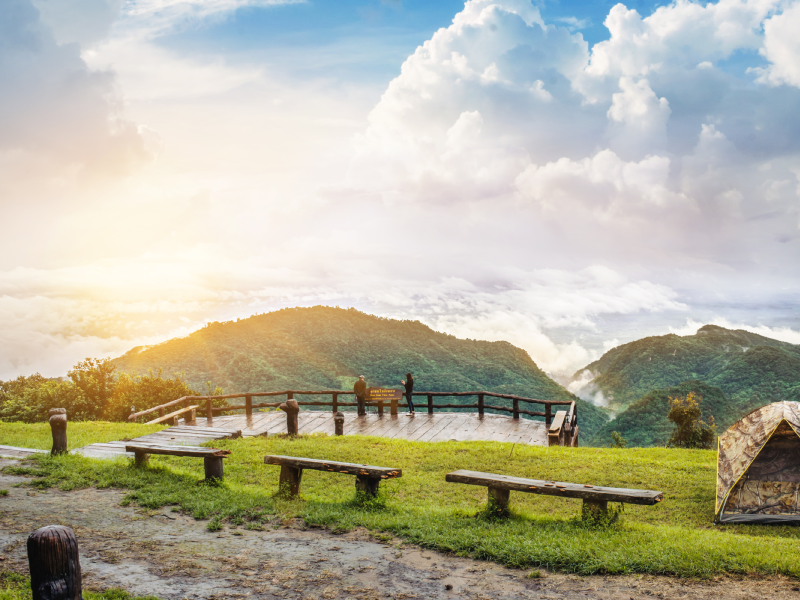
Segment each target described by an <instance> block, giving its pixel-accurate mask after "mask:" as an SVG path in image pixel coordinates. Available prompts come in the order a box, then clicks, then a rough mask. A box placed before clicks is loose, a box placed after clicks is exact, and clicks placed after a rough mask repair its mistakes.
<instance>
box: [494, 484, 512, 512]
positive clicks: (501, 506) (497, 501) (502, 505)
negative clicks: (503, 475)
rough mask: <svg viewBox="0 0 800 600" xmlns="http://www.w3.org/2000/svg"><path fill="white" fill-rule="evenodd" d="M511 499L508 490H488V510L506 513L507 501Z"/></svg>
mask: <svg viewBox="0 0 800 600" xmlns="http://www.w3.org/2000/svg"><path fill="white" fill-rule="evenodd" d="M510 497H511V491H510V490H501V489H500V488H493V487H490V488H489V508H494V509H495V510H501V511H507V510H508V501H509V498H510Z"/></svg>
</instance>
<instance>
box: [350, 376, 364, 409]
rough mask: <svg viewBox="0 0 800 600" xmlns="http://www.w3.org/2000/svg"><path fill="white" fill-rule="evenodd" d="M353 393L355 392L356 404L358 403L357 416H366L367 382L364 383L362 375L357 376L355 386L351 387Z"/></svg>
mask: <svg viewBox="0 0 800 600" xmlns="http://www.w3.org/2000/svg"><path fill="white" fill-rule="evenodd" d="M353 392H355V395H356V402H358V414H359V416H360V415H366V414H367V408H366V402H367V382H366V381H364V376H363V375H359V376H358V381H356V384H355V385H354V386H353Z"/></svg>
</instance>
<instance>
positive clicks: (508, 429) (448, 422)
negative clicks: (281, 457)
mask: <svg viewBox="0 0 800 600" xmlns="http://www.w3.org/2000/svg"><path fill="white" fill-rule="evenodd" d="M344 415H345V421H344V434H345V435H375V436H379V437H387V438H392V439H403V440H416V441H420V442H446V441H450V440H454V441H459V442H460V441H467V440H482V441H493V442H514V443H517V444H529V445H532V446H546V445H547V430H546V428H545V425H544V422H542V421H532V420H530V419H512V418H511V417H506V416H503V415H488V414H487V415H484V416H483V418H480V417H479V416H478V415H477V414H476V413H452V412H442V413H434V414H432V415H429V414H427V413H421V412H418V413H417V414H416V415H414V416H413V417H412V416H408V415H405V414H400V415H397V416H394V417H393V416H391V415H389V414H384V416H383V417H379V416H378V415H377V414H376V413H369V414H367V415H365V416H363V417H358V416H356V414H355V413H354V412H345V413H344ZM298 417H299V432H300V434H309V433H326V434H328V435H333V433H334V423H333V414H332V413H331V412H329V411H301V412H300V414H299V415H298ZM197 423H199V424H203V425H206V426H207V425H208V421H206V420H205V419H202V418H200V419H198V420H197ZM211 427H212V428H217V427H224V428H226V429H240V430H241V431H242V435H243V436H245V437H249V436H255V435H265V434H266V435H274V434H276V433H285V432H286V413H284V412H282V411H270V412H256V413H253V416H252V418H250V419H248V418H247V417H246V416H245V415H229V416H224V417H214V420H213V422H212V423H211ZM165 431H170V430H165Z"/></svg>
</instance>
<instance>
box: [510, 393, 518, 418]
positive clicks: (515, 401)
mask: <svg viewBox="0 0 800 600" xmlns="http://www.w3.org/2000/svg"><path fill="white" fill-rule="evenodd" d="M512 402H514V418H515V419H519V400H517V399H516V398H514V400H513V401H512Z"/></svg>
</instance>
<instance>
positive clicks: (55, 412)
mask: <svg viewBox="0 0 800 600" xmlns="http://www.w3.org/2000/svg"><path fill="white" fill-rule="evenodd" d="M50 430H51V432H52V434H53V449H52V450H51V451H50V454H51V455H55V454H64V453H66V451H67V410H66V409H64V408H51V409H50Z"/></svg>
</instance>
